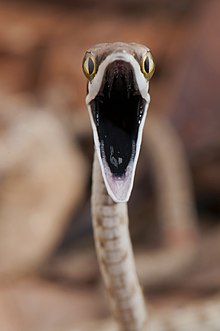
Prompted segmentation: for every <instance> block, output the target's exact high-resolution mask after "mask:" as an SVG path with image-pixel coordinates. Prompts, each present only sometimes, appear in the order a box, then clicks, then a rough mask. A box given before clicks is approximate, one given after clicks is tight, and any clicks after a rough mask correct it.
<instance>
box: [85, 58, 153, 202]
mask: <svg viewBox="0 0 220 331" xmlns="http://www.w3.org/2000/svg"><path fill="white" fill-rule="evenodd" d="M148 103H149V100H146V99H145V98H143V96H142V94H141V90H140V87H139V85H138V82H137V79H136V75H135V71H134V68H133V66H132V65H131V64H130V63H129V62H126V61H123V60H120V59H118V60H115V61H112V62H111V63H110V64H109V65H108V66H107V67H106V70H105V74H104V75H103V79H102V82H101V85H100V88H99V91H98V93H97V94H96V96H95V97H94V99H93V100H91V101H90V103H89V105H88V106H89V113H90V119H91V122H92V127H93V134H94V141H95V147H96V151H97V155H98V159H99V162H100V166H101V170H102V175H103V179H104V182H105V186H106V189H107V191H108V194H109V195H110V196H111V198H112V199H113V200H114V201H115V202H126V201H128V199H129V197H130V194H131V190H132V187H133V180H134V174H135V169H136V164H137V159H138V155H139V151H140V144H141V139H142V131H143V126H144V122H145V117H146V113H147V107H148Z"/></svg>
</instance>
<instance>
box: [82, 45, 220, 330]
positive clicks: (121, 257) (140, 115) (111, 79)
mask: <svg viewBox="0 0 220 331" xmlns="http://www.w3.org/2000/svg"><path fill="white" fill-rule="evenodd" d="M82 68H83V72H84V74H85V76H86V78H87V95H86V104H87V109H88V113H89V117H90V122H91V126H92V131H93V139H94V146H95V151H94V163H93V181H92V197H91V206H92V222H93V230H94V239H95V246H96V252H97V257H98V262H99V266H100V271H101V274H102V278H103V282H104V286H105V289H106V293H107V296H108V298H109V303H110V307H111V310H112V313H113V316H114V318H115V320H116V321H117V325H118V327H119V329H120V330H121V331H143V330H146V331H148V330H152V329H151V326H150V316H149V309H148V305H147V304H146V300H145V297H144V295H143V291H142V288H141V286H140V283H139V279H138V276H137V272H136V267H135V260H134V255H133V249H132V244H131V239H130V234H129V228H128V226H129V219H128V212H127V202H128V200H129V198H130V195H131V192H132V188H133V184H134V177H135V171H136V166H137V161H138V158H139V153H140V148H141V143H142V138H143V128H144V124H145V121H146V117H147V112H148V107H149V103H150V95H149V82H150V79H151V77H152V76H153V74H154V71H155V64H154V59H153V56H152V54H151V51H150V49H149V48H148V47H146V46H144V45H141V44H138V43H124V42H114V43H102V44H97V45H95V46H93V47H92V48H89V49H88V50H87V51H86V53H85V56H84V58H83V63H82ZM215 307H216V306H215ZM215 321H216V319H215ZM164 323H165V322H164ZM165 324H166V323H165ZM165 324H164V325H163V326H162V328H161V329H160V328H159V329H158V326H156V327H155V326H153V329H154V330H168V328H167V327H166V326H165ZM216 325H218V329H220V320H219V319H218V324H216ZM171 329H172V330H177V327H176V328H172V326H171V328H170V330H171ZM184 330H185V329H184ZM213 330H214V329H213ZM216 330H217V329H216ZM207 331H208V330H207Z"/></svg>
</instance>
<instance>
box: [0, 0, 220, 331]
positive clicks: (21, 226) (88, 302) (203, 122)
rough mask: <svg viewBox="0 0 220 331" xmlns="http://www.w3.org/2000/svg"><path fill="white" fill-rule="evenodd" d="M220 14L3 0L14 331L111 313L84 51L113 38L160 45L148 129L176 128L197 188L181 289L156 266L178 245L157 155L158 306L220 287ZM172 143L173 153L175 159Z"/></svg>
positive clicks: (165, 1) (3, 185) (3, 255)
mask: <svg viewBox="0 0 220 331" xmlns="http://www.w3.org/2000/svg"><path fill="white" fill-rule="evenodd" d="M219 13H220V2H219V1H214V0H210V1H207V0H179V1H175V0H120V1H116V0H111V1H101V0H80V1H79V0H76V1H74V0H62V1H61V0H54V1H52V0H47V1H35V0H31V1H1V2H0V137H1V139H0V330H5V331H29V330H32V331H52V330H53V331H58V330H59V331H64V330H65V331H67V330H71V328H73V327H74V326H75V325H77V324H80V323H82V322H85V321H90V320H94V319H101V318H105V317H107V316H109V308H108V303H107V302H106V298H105V294H104V292H103V288H102V283H101V277H100V275H99V271H98V265H97V262H96V257H95V249H94V243H93V236H92V227H91V217H90V194H91V191H90V186H91V170H92V157H93V141H92V133H91V128H90V123H89V118H88V114H87V110H86V107H85V101H84V99H85V93H86V81H85V78H84V77H83V73H82V70H81V62H82V58H83V55H84V52H85V51H86V49H87V48H89V47H90V46H92V45H93V44H95V43H99V42H112V41H126V42H131V41H135V42H138V43H143V44H145V45H147V46H148V47H149V48H150V49H151V51H152V54H153V56H154V59H155V63H156V72H155V75H154V77H153V78H152V81H151V84H150V94H151V100H152V101H151V105H150V110H149V117H148V120H147V127H149V129H150V127H151V119H152V121H156V122H157V118H163V120H164V121H165V122H168V123H169V125H170V126H171V127H172V128H173V129H174V130H175V131H176V135H177V137H178V139H180V141H181V143H182V145H183V151H184V153H185V159H186V160H185V162H186V164H187V167H188V169H189V174H187V176H189V177H190V178H191V180H192V182H189V187H187V188H186V190H190V187H192V195H191V201H190V206H188V208H191V209H193V211H192V214H190V215H194V216H190V217H194V218H195V220H193V222H194V221H195V223H194V225H195V228H194V230H193V235H192V236H191V237H190V236H188V235H184V234H183V235H182V236H181V234H179V237H178V238H177V243H176V242H175V245H177V246H178V242H179V241H183V243H182V242H181V245H185V247H188V241H190V246H191V245H193V244H196V245H197V246H198V252H197V255H196V258H195V260H194V261H193V263H191V264H187V266H186V268H183V269H181V272H180V269H178V271H179V272H177V273H175V272H173V274H172V281H169V279H167V278H166V279H164V281H163V279H161V278H160V279H158V281H156V282H154V283H153V282H152V280H149V279H148V278H147V275H146V273H147V264H146V266H145V262H144V261H145V259H144V257H145V254H153V252H154V250H155V249H157V251H159V252H160V251H163V246H166V245H168V246H169V243H168V244H167V243H166V244H165V243H164V242H165V241H166V240H164V239H163V234H161V233H162V231H161V221H160V213H158V202H157V200H158V199H157V195H158V194H159V195H160V193H158V192H161V191H165V194H166V187H163V186H161V187H157V188H156V189H155V180H154V178H155V177H157V174H155V173H154V172H153V171H152V160H151V155H150V154H149V155H148V153H147V148H146V149H145V148H144V149H143V153H142V154H141V157H140V161H139V165H138V169H137V174H136V180H135V187H134V190H133V194H132V197H131V201H130V202H129V212H130V230H131V236H132V240H133V243H134V245H135V250H136V256H137V259H138V257H139V258H141V261H142V263H139V265H138V268H139V269H138V270H139V272H140V274H141V275H142V276H141V277H142V283H143V286H144V289H145V290H146V293H147V295H148V297H149V299H150V300H151V304H152V309H155V310H156V311H157V310H160V309H163V308H164V307H165V306H166V307H167V305H168V306H171V307H172V306H175V307H176V306H181V305H183V304H185V303H187V302H191V301H193V300H194V299H197V298H203V297H207V296H210V295H211V294H215V293H217V292H218V291H219V289H220V244H219V242H220V215H219V214H220V167H219V166H220V112H219V108H220V93H219V86H220V66H219V59H220V43H219V36H220V20H219ZM154 117H155V118H156V119H155V120H154ZM152 123H153V122H152ZM146 129H147V128H146ZM155 130H156V129H155ZM152 134H153V136H154V132H153V133H152ZM152 134H151V135H152ZM159 139H161V141H163V140H164V139H165V138H164V136H163V132H162V131H161V136H160V137H159ZM174 140H175V138H174ZM172 148H173V147H172V144H171V145H169V144H168V145H165V152H166V153H167V154H166V155H167V158H172V155H173V154H174V153H175V152H174V150H172ZM166 149H167V150H166ZM168 163H169V162H168ZM162 167H163V164H161V168H162ZM155 171H157V172H160V169H158V168H157V169H156V170H155ZM170 171H171V173H170V178H172V176H174V177H175V174H174V173H172V167H171V170H170ZM180 177H181V170H180ZM187 178H188V177H187ZM158 185H160V182H158V183H157V186H158ZM187 185H188V184H187ZM177 186H178V185H177ZM180 193H181V192H180ZM181 208H182V207H181V206H180V207H179V209H178V211H177V215H180V216H179V217H180V218H181V212H182V209H181ZM184 215H185V214H184ZM183 222H184V221H183ZM185 222H186V224H188V223H187V222H188V221H187V220H185ZM183 228H184V226H183ZM195 233H196V235H195ZM168 237H169V235H168ZM180 237H181V240H180V239H179V238H180ZM189 237H190V238H189ZM184 241H185V242H184ZM175 245H174V244H173V243H172V244H171V245H170V247H171V248H172V247H173V246H175ZM173 249H174V248H173ZM171 250H172V249H171ZM146 261H147V260H146ZM145 267H146V272H145V269H144V268H145ZM142 269H144V270H142ZM155 272H156V271H155ZM159 273H160V272H159ZM154 277H155V279H157V272H156V274H155V276H154ZM147 279H148V280H147Z"/></svg>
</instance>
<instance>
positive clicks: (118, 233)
mask: <svg viewBox="0 0 220 331" xmlns="http://www.w3.org/2000/svg"><path fill="white" fill-rule="evenodd" d="M91 202H92V220H93V229H94V237H95V245H96V252H97V256H98V262H99V266H100V270H101V274H102V277H103V281H104V285H105V289H106V292H107V295H108V297H109V300H110V306H111V309H112V311H113V314H114V316H115V318H116V320H117V321H118V323H119V325H120V328H121V330H123V331H143V330H144V328H145V325H146V321H147V314H146V307H145V302H144V298H143V294H142V291H141V288H140V285H139V282H138V278H137V273H136V268H135V263H134V256H133V251H132V245H131V240H130V235H129V230H128V213H127V204H126V203H115V202H114V201H113V200H112V199H111V198H110V197H109V195H108V193H107V191H106V188H105V185H104V182H103V178H102V174H101V169H100V165H99V161H98V158H97V155H96V152H95V154H94V164H93V186H92V200H91Z"/></svg>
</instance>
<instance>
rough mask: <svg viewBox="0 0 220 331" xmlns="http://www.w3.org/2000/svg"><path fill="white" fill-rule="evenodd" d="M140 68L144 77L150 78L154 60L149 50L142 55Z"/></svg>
mask: <svg viewBox="0 0 220 331" xmlns="http://www.w3.org/2000/svg"><path fill="white" fill-rule="evenodd" d="M141 69H142V72H143V74H144V76H145V78H146V79H147V80H150V79H151V77H152V76H153V73H154V70H155V65H154V60H153V57H152V55H151V53H150V52H147V53H146V54H145V55H144V56H143V59H142V68H141Z"/></svg>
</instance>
